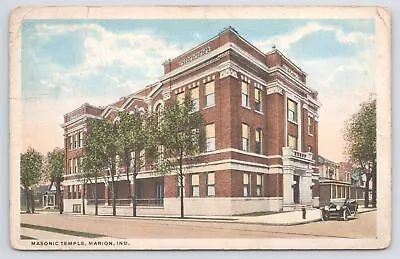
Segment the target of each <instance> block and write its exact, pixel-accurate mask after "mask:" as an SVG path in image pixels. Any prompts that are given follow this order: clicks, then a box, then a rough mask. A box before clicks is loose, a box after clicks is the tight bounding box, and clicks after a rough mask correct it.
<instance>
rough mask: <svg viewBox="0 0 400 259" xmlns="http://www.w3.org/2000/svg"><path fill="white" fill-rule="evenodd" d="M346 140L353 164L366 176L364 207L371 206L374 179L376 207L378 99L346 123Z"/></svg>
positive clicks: (373, 100)
mask: <svg viewBox="0 0 400 259" xmlns="http://www.w3.org/2000/svg"><path fill="white" fill-rule="evenodd" d="M344 137H345V140H346V142H347V150H346V152H347V154H348V156H349V158H350V160H351V162H353V163H355V164H357V165H358V166H359V167H360V169H361V170H362V171H363V174H365V176H366V182H365V200H364V205H365V206H366V207H368V205H369V183H370V180H371V179H372V184H373V186H372V207H374V208H375V207H376V165H377V161H376V99H375V98H374V97H371V98H370V99H369V100H368V101H367V102H364V103H362V104H361V105H360V110H359V111H358V112H357V113H355V114H353V115H352V116H351V118H350V119H349V120H348V121H347V122H346V127H345V134H344Z"/></svg>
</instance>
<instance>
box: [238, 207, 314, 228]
mask: <svg viewBox="0 0 400 259" xmlns="http://www.w3.org/2000/svg"><path fill="white" fill-rule="evenodd" d="M320 220H321V211H320V210H319V209H308V210H306V217H305V219H303V213H302V211H301V210H296V211H285V212H281V213H276V214H271V215H264V216H253V217H238V219H237V222H240V223H253V224H265V225H276V226H292V225H299V224H306V223H311V222H316V221H320Z"/></svg>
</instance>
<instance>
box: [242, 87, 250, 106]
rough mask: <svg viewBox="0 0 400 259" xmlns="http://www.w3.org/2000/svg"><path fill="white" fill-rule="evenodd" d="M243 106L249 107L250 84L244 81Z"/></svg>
mask: <svg viewBox="0 0 400 259" xmlns="http://www.w3.org/2000/svg"><path fill="white" fill-rule="evenodd" d="M242 106H245V107H249V84H248V83H246V82H243V81H242Z"/></svg>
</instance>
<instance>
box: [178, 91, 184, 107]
mask: <svg viewBox="0 0 400 259" xmlns="http://www.w3.org/2000/svg"><path fill="white" fill-rule="evenodd" d="M176 102H177V104H178V105H181V104H183V103H184V102H185V92H181V93H179V94H177V95H176Z"/></svg>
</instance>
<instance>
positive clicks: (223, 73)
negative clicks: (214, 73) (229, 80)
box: [219, 68, 238, 79]
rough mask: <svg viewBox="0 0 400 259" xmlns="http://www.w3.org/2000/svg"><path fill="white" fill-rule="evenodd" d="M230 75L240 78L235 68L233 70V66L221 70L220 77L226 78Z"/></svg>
mask: <svg viewBox="0 0 400 259" xmlns="http://www.w3.org/2000/svg"><path fill="white" fill-rule="evenodd" d="M228 76H233V77H234V78H236V79H237V78H238V75H237V72H236V71H235V70H233V69H232V68H227V69H224V70H222V71H221V72H219V78H220V79H222V78H225V77H228Z"/></svg>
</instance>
